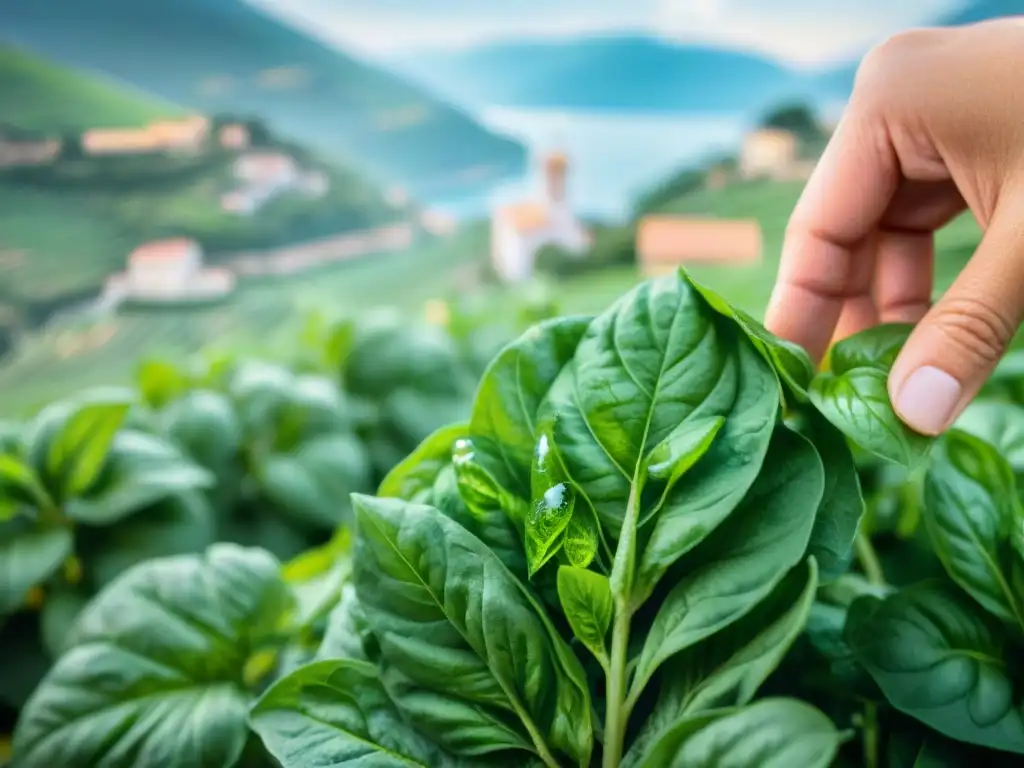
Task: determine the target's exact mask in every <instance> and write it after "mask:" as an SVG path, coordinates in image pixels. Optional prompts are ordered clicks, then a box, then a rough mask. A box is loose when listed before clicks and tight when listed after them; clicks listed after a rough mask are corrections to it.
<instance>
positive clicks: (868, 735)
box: [863, 701, 878, 768]
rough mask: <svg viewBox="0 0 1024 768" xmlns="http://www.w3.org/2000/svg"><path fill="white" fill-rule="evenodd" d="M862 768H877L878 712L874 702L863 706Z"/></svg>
mask: <svg viewBox="0 0 1024 768" xmlns="http://www.w3.org/2000/svg"><path fill="white" fill-rule="evenodd" d="M863 737H864V768H878V710H877V708H876V707H875V704H874V702H870V701H869V702H866V703H865V704H864V734H863Z"/></svg>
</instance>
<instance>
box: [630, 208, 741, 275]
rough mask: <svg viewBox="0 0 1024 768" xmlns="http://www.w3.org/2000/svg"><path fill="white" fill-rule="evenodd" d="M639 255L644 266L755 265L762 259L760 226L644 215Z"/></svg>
mask: <svg viewBox="0 0 1024 768" xmlns="http://www.w3.org/2000/svg"><path fill="white" fill-rule="evenodd" d="M636 255H637V260H638V261H640V262H641V263H643V264H685V263H688V262H712V263H715V262H717V263H728V264H734V263H752V262H756V261H759V260H760V258H761V226H760V224H758V222H757V221H756V220H755V219H711V218H699V217H692V216H673V215H654V216H645V217H644V218H643V219H641V220H640V222H639V224H638V225H637V232H636Z"/></svg>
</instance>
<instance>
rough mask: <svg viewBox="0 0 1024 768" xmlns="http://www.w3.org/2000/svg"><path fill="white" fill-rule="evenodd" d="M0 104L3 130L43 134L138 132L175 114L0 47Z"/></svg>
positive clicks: (118, 88)
mask: <svg viewBox="0 0 1024 768" xmlns="http://www.w3.org/2000/svg"><path fill="white" fill-rule="evenodd" d="M0 104H2V105H3V116H2V120H3V122H4V123H6V124H7V125H11V126H13V127H15V128H19V129H23V130H26V131H39V132H42V133H46V134H53V133H66V132H71V131H81V130H82V129H84V128H106V127H113V126H139V125H144V124H146V123H148V122H150V121H151V120H155V119H157V118H160V117H166V116H168V115H173V114H176V113H178V112H179V111H180V110H178V109H177V108H176V107H174V106H173V105H171V104H169V103H166V102H163V101H161V100H159V99H156V98H154V97H152V96H150V95H148V94H145V93H142V92H136V91H134V90H132V89H131V88H128V87H125V86H119V85H115V84H113V83H109V82H106V81H104V80H103V79H102V78H100V77H90V76H87V75H84V74H80V73H77V72H73V71H71V70H68V69H65V68H63V67H59V66H55V65H53V64H51V63H49V62H47V61H45V60H43V59H40V58H39V57H37V56H33V55H31V54H29V53H27V52H25V51H22V50H19V49H16V48H12V47H10V46H3V45H0Z"/></svg>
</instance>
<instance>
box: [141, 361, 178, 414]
mask: <svg viewBox="0 0 1024 768" xmlns="http://www.w3.org/2000/svg"><path fill="white" fill-rule="evenodd" d="M135 381H136V384H137V385H138V389H139V394H140V395H142V400H143V402H144V403H146V404H147V405H148V406H150V407H151V408H163V407H164V406H165V405H167V404H168V403H170V402H172V401H173V400H175V399H177V398H178V397H180V396H181V395H183V394H184V393H185V392H186V391H187V390H188V388H189V386H190V383H191V382H190V381H189V376H188V374H187V373H186V372H185V371H183V370H182V369H181V368H179V367H178V366H176V365H174V364H173V363H170V362H167V361H166V360H144V361H143V362H142V363H140V364H139V366H138V368H137V370H136V372H135Z"/></svg>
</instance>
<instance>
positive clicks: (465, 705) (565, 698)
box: [355, 497, 593, 766]
mask: <svg viewBox="0 0 1024 768" xmlns="http://www.w3.org/2000/svg"><path fill="white" fill-rule="evenodd" d="M355 508H356V524H357V538H356V560H355V584H356V591H357V594H358V597H359V602H360V604H361V605H362V606H363V609H364V611H365V613H366V616H367V619H368V621H369V625H370V628H371V629H372V631H373V633H374V636H375V637H376V639H377V641H378V642H379V644H380V649H381V658H382V661H383V663H384V674H385V684H386V685H387V687H388V689H389V691H390V693H391V694H392V696H393V698H394V699H395V701H396V703H397V704H398V706H399V708H400V709H401V710H402V711H403V713H404V714H405V716H406V717H407V718H408V719H409V721H410V722H412V723H413V724H414V725H416V726H417V728H419V729H420V730H421V731H423V732H424V733H426V734H428V735H429V736H431V737H432V738H433V739H434V740H435V741H437V742H438V743H439V744H441V745H443V746H445V747H446V748H448V749H450V750H451V751H453V752H456V753H458V754H463V755H482V754H488V753H492V752H495V751H501V750H504V749H522V750H528V751H531V752H534V753H535V754H537V755H546V756H547V757H548V758H549V759H551V756H552V753H561V754H563V755H565V756H567V757H568V758H569V759H571V760H572V762H573V763H574V764H577V765H580V766H586V765H588V764H589V761H590V755H591V750H592V748H593V729H592V727H591V710H590V697H589V694H588V691H587V687H586V682H585V679H584V677H583V670H582V667H581V666H580V664H579V662H578V661H577V660H576V658H575V656H573V654H572V652H571V651H570V650H569V649H568V647H567V646H566V645H565V643H564V641H563V640H562V639H561V638H560V637H559V636H558V635H557V633H556V632H555V630H554V628H553V627H552V626H551V624H550V622H549V621H547V619H546V617H545V616H544V615H543V613H542V612H541V609H540V607H539V606H538V605H537V602H536V601H535V600H534V599H533V598H532V597H531V596H530V594H529V593H528V592H527V591H526V590H525V588H524V587H523V586H522V585H521V584H520V583H519V582H518V581H517V580H516V578H515V577H514V576H513V575H512V574H511V573H510V572H509V571H508V569H507V568H506V567H505V566H504V565H503V564H502V563H501V561H500V560H499V559H498V558H497V557H496V556H495V555H494V553H492V552H491V551H490V550H489V549H487V548H486V547H485V546H484V545H483V544H482V543H481V542H480V540H479V539H477V538H476V537H474V536H473V535H472V534H470V533H469V532H468V531H466V530H465V529H464V528H463V527H462V526H460V525H458V524H457V523H455V522H454V521H452V520H451V519H449V518H448V517H446V516H444V515H443V514H441V513H440V512H439V511H438V510H437V509H435V508H433V507H428V506H424V505H420V504H412V503H408V502H404V501H400V500H397V499H371V498H367V497H357V498H356V500H355Z"/></svg>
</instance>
